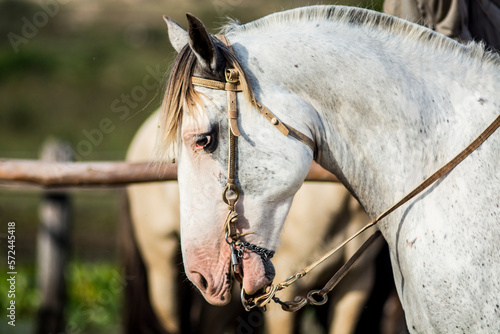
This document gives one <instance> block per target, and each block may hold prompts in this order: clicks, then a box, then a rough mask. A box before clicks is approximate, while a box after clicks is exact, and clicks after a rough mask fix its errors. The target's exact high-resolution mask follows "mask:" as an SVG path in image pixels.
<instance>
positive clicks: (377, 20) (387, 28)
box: [221, 5, 500, 66]
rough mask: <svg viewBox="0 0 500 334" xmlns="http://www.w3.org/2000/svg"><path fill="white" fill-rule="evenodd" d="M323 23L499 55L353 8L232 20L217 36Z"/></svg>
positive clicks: (475, 54) (461, 52) (499, 59)
mask: <svg viewBox="0 0 500 334" xmlns="http://www.w3.org/2000/svg"><path fill="white" fill-rule="evenodd" d="M325 21H327V22H328V21H330V22H332V21H336V22H337V23H347V24H351V25H358V26H364V27H365V28H367V29H372V30H373V29H378V30H379V31H381V32H385V33H391V34H397V35H399V36H404V37H405V39H406V41H407V42H408V43H414V44H417V45H418V44H420V43H425V44H427V45H429V46H432V47H434V48H435V49H436V50H447V51H452V53H453V55H454V56H465V57H466V58H469V57H470V58H474V59H478V60H479V61H481V62H484V61H487V62H491V63H493V65H494V66H500V55H498V54H497V53H495V52H490V51H486V50H485V47H484V44H482V43H475V42H469V43H468V44H466V45H463V44H460V43H458V42H456V41H454V40H453V39H450V38H447V37H445V36H444V35H442V34H440V33H437V32H435V31H433V30H431V29H428V28H426V27H423V26H420V25H418V24H415V23H412V22H408V21H406V20H402V19H400V18H397V17H393V16H390V15H387V14H383V13H379V12H376V11H372V10H368V9H362V8H357V7H347V6H328V5H317V6H310V7H302V8H297V9H292V10H287V11H283V12H278V13H274V14H270V15H267V16H265V17H263V18H260V19H258V20H255V21H252V22H249V23H246V24H239V22H237V21H234V20H233V21H231V22H229V23H228V24H226V25H225V26H223V27H222V28H221V33H223V34H228V33H238V34H247V33H254V32H256V31H258V32H263V33H264V32H265V31H269V30H272V29H273V28H277V27H281V26H290V25H293V24H298V23H306V24H307V23H310V24H317V23H322V22H325Z"/></svg>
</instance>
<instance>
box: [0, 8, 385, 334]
mask: <svg viewBox="0 0 500 334" xmlns="http://www.w3.org/2000/svg"><path fill="white" fill-rule="evenodd" d="M321 3H322V4H345V5H356V6H360V7H366V8H371V9H376V10H380V9H381V6H382V1H381V0H376V1H359V0H356V1H354V0H352V1H345V0H344V1H339V2H329V1H321ZM308 4H316V2H311V1H298V0H253V1H243V0H211V1H201V0H168V1H164V0H163V1H162V0H140V1H139V0H137V1H132V0H102V1H98V0H87V1H76V0H40V1H20V0H0V36H1V38H0V101H1V103H0V158H16V159H38V156H39V150H40V148H41V145H42V143H43V142H44V141H45V140H47V139H48V138H51V137H54V138H58V139H61V140H64V141H66V142H67V143H69V145H70V146H71V150H72V151H73V153H74V156H75V159H76V160H84V161H88V160H123V159H124V157H125V152H126V149H127V146H128V144H129V142H130V141H131V139H132V137H133V135H134V133H135V131H136V130H137V129H138V127H139V126H140V124H141V123H142V122H143V121H144V120H145V119H146V118H147V117H148V116H149V115H150V114H151V113H152V112H153V111H154V110H156V109H157V108H158V107H159V104H160V100H161V97H162V95H163V88H164V81H165V80H164V76H165V73H167V74H168V68H169V64H170V63H171V62H172V59H173V57H174V56H175V54H174V51H173V49H172V47H171V46H170V44H169V43H168V38H167V29H166V25H165V24H164V22H163V20H162V15H164V14H165V15H168V16H170V17H172V18H173V19H174V20H176V21H177V22H179V24H180V25H181V26H183V27H186V20H185V13H186V12H191V13H193V14H194V15H196V16H198V17H199V18H200V19H202V21H204V22H205V24H206V25H207V27H208V28H209V29H211V31H212V32H216V31H217V29H218V27H220V26H221V25H222V24H223V23H224V22H225V20H226V19H225V17H227V16H229V17H234V18H237V19H238V20H240V21H241V22H242V23H244V22H248V21H251V20H254V19H257V18H259V17H262V16H264V15H267V14H270V13H273V12H276V11H280V10H284V9H289V8H295V7H299V6H304V5H308ZM120 190H121V189H118V188H114V189H85V190H81V189H72V190H70V193H71V195H72V196H73V210H74V212H73V222H72V223H73V225H72V226H73V227H72V239H71V251H72V253H71V263H70V266H69V268H68V273H67V275H66V277H67V279H68V282H69V283H68V289H69V299H70V300H69V308H68V313H67V318H68V321H69V322H70V323H71V324H73V325H74V327H73V328H77V329H78V330H73V332H78V333H99V332H108V333H109V332H111V333H114V332H119V317H120V315H119V312H120V305H121V295H120V293H119V291H114V292H113V294H112V297H110V298H107V299H106V300H105V301H104V302H103V300H102V299H103V298H100V297H102V291H112V289H110V288H109V284H110V282H111V283H112V280H113V277H115V278H116V277H117V276H119V275H121V273H122V271H121V269H122V268H121V266H120V264H119V261H118V252H117V246H116V245H117V238H118V233H117V230H118V225H119V221H120V218H119V217H120V212H121V203H120ZM41 194H42V189H39V188H36V187H19V186H15V187H13V186H11V185H2V184H0V245H1V254H0V263H2V265H0V282H5V281H6V280H5V279H6V277H5V275H6V272H7V271H8V270H7V266H6V254H7V243H6V240H7V239H6V237H7V223H8V222H9V221H14V222H16V269H17V271H18V278H17V289H18V292H19V294H18V295H17V297H16V301H17V307H18V309H17V311H18V312H17V317H16V328H12V327H10V326H8V327H7V325H6V322H7V321H6V320H5V315H4V313H5V311H1V312H0V314H1V315H2V318H1V319H2V320H1V321H0V332H1V333H26V332H30V331H32V328H33V322H34V316H35V314H36V307H37V302H38V296H37V291H36V276H35V270H36V268H35V258H36V253H35V251H36V232H37V228H38V227H37V224H38V219H39V218H38V210H39V208H38V205H39V202H40V196H41ZM21 291H22V292H21ZM8 301H9V300H8V298H7V286H6V284H4V283H1V284H0V308H1V309H2V310H5V307H6V305H7V303H8ZM82 307H83V310H85V312H87V313H85V312H84V311H82ZM84 313H85V314H87V315H88V316H86V317H84V316H82V314H84ZM69 332H72V331H71V330H68V333H69Z"/></svg>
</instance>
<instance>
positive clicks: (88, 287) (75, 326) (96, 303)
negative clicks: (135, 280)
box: [0, 261, 127, 334]
mask: <svg viewBox="0 0 500 334" xmlns="http://www.w3.org/2000/svg"><path fill="white" fill-rule="evenodd" d="M35 275H36V272H35V268H34V267H26V266H23V267H18V268H17V275H16V297H15V301H16V328H13V327H11V326H8V325H7V324H6V321H4V320H5V319H3V320H2V321H1V322H0V332H2V333H26V332H32V331H33V328H34V326H35V322H36V312H37V309H38V306H39V303H40V299H39V295H38V292H37V289H36V276H35ZM66 279H67V287H68V303H67V309H66V319H67V325H66V333H68V334H70V333H110V332H111V333H115V332H119V324H120V314H121V313H120V312H121V305H122V292H123V289H124V286H125V284H127V281H126V280H125V278H124V277H123V276H122V272H121V268H119V267H118V266H117V265H115V264H113V263H106V262H101V263H84V262H78V261H73V262H71V263H70V264H69V265H68V268H67V274H66ZM5 280H6V274H5V273H4V272H3V273H1V274H0V281H1V282H5ZM9 302H10V299H9V298H8V287H7V285H6V284H1V285H0V307H1V309H2V310H5V307H6V305H8V303H9ZM1 314H2V318H5V315H4V314H5V311H2V312H1ZM28 328H29V329H30V330H27V329H28Z"/></svg>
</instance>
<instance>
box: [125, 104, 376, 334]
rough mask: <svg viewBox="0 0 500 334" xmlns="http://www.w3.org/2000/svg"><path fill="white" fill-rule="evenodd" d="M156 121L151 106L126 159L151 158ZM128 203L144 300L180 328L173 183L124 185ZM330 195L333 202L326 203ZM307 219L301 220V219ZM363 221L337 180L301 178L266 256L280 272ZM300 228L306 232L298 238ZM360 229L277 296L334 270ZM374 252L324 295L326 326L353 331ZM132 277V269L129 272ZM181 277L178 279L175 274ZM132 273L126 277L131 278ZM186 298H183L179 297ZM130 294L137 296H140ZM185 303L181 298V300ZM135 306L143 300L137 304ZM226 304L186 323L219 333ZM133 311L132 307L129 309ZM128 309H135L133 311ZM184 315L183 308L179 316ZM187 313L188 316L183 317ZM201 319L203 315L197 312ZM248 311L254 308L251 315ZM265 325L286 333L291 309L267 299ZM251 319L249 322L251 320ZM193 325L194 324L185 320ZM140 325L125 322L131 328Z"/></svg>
mask: <svg viewBox="0 0 500 334" xmlns="http://www.w3.org/2000/svg"><path fill="white" fill-rule="evenodd" d="M157 123H158V113H154V114H153V115H152V116H150V117H149V119H148V120H146V122H144V124H143V125H142V126H141V128H140V129H139V131H138V132H137V134H136V135H135V137H134V139H133V141H132V143H131V145H130V147H129V150H128V153H127V160H128V161H132V162H137V161H139V162H144V161H151V160H152V159H153V158H154V155H153V151H154V146H155V129H156V127H157ZM127 194H128V198H129V203H130V213H131V219H132V221H131V223H132V227H133V232H134V240H135V243H136V246H137V248H138V250H139V253H140V256H141V258H142V260H143V263H144V267H145V270H146V279H147V283H148V284H147V285H148V289H149V291H148V292H147V293H148V294H149V298H148V299H149V302H150V304H151V307H152V310H153V312H154V314H155V315H156V317H157V319H158V320H159V322H160V323H161V326H162V327H163V328H165V329H166V330H167V331H168V332H169V333H179V332H181V329H182V326H181V316H182V315H181V312H182V311H181V310H180V309H179V306H180V304H182V302H180V299H181V298H183V297H182V293H181V292H179V276H180V275H179V272H178V266H177V262H178V261H179V259H178V252H179V240H178V236H179V230H180V226H179V221H180V219H179V195H178V186H177V183H176V182H161V183H158V182H157V183H149V184H140V185H133V186H129V187H127ZM332 201H333V203H332ZM305 219H307V220H309V224H302V222H303V220H305ZM367 221H368V217H367V216H366V214H365V213H364V211H363V210H362V209H361V208H360V206H359V204H358V203H357V202H356V200H355V199H353V198H352V196H350V194H349V193H348V192H347V190H346V189H345V187H343V186H342V185H340V184H332V183H323V184H318V183H314V182H313V183H307V184H304V185H303V186H302V187H301V189H300V190H299V192H298V193H297V196H296V197H295V200H294V204H293V205H292V208H291V209H290V214H289V216H288V218H287V227H288V228H286V229H285V231H284V232H283V235H282V236H281V245H280V246H279V248H278V249H279V253H278V254H276V256H275V257H274V258H273V260H274V261H275V265H276V270H277V274H278V275H279V276H281V278H283V279H284V278H286V276H287V275H289V274H290V273H292V272H294V271H296V270H298V269H300V268H301V266H303V265H305V264H307V262H308V261H311V260H313V259H314V257H315V256H318V255H319V254H321V253H322V252H324V251H325V250H326V249H328V248H329V247H333V246H335V245H336V244H339V243H340V242H341V241H342V240H343V239H344V238H346V237H347V236H348V235H350V234H352V233H354V231H356V230H357V229H359V228H361V227H362V226H363V225H365V224H366V223H367ZM303 235H310V237H309V238H307V239H306V240H303V238H302V236H303ZM366 238H367V236H366V235H364V236H362V238H360V240H356V242H355V243H353V245H351V246H350V247H349V248H347V249H345V251H344V252H342V253H339V254H338V255H337V256H336V257H335V258H332V259H331V260H330V261H329V262H328V263H327V264H326V265H325V267H324V268H323V270H322V271H318V272H315V273H312V274H311V275H310V277H308V278H307V280H304V281H303V282H301V284H300V285H298V286H296V287H295V288H294V289H290V290H287V291H286V294H282V295H280V297H281V298H283V299H284V300H292V299H293V298H294V297H295V296H296V295H299V294H303V293H307V291H308V290H310V289H313V288H315V285H319V284H324V283H325V277H327V276H328V274H329V273H331V272H333V271H334V270H336V269H338V268H339V267H340V265H341V264H342V263H343V262H344V261H346V259H347V258H348V257H350V256H351V255H352V254H353V253H354V252H355V251H356V247H359V245H360V244H361V243H362V242H363V241H364V240H366ZM379 248H380V247H377V248H376V249H377V251H374V252H373V253H372V254H370V256H368V257H367V258H365V259H364V260H363V262H361V263H360V265H359V267H358V268H357V269H355V270H354V271H353V272H352V273H350V274H349V276H348V278H347V279H346V281H345V282H343V284H342V285H340V286H339V289H338V290H336V291H335V293H333V294H332V303H333V305H331V306H330V310H331V312H330V318H331V319H333V320H332V322H331V325H330V331H329V332H330V333H335V334H340V333H345V334H348V333H354V331H355V330H356V326H357V324H358V319H359V316H360V313H361V311H362V310H363V307H364V306H365V304H366V301H367V298H368V296H369V295H370V292H371V290H372V286H373V283H374V276H375V275H374V270H375V263H374V260H375V256H376V255H377V254H378V249H379ZM129 274H130V275H134V277H135V276H137V275H138V274H137V272H132V273H129ZM181 279H183V278H181ZM138 283H139V279H136V280H133V281H131V282H130V284H131V285H132V284H138ZM184 298H186V297H184ZM137 299H140V300H142V298H140V296H138V297H137ZM140 300H135V301H134V300H132V301H130V303H132V304H140V303H141V301H140ZM184 304H189V301H184ZM140 305H141V306H140V307H141V308H144V305H142V304H140ZM237 306H238V305H236V307H235V305H231V308H230V309H220V310H218V312H216V311H215V310H210V311H209V312H210V313H207V312H205V311H206V310H207V309H208V308H207V307H198V309H200V313H199V315H197V316H195V317H194V318H195V319H196V318H198V322H200V323H202V324H204V325H206V324H210V325H209V328H207V329H204V328H200V329H198V328H191V329H192V330H196V331H197V332H199V331H202V330H203V332H204V333H222V332H223V330H222V329H223V328H224V326H225V325H227V323H228V322H230V323H231V324H232V323H233V322H234V321H235V319H236V318H237V317H238V315H239V313H238V312H242V311H243V310H242V307H241V306H240V307H237ZM132 313H134V312H132ZM134 316H136V317H137V316H138V315H137V313H135V314H134ZM184 317H187V315H184ZM191 317H192V318H193V316H191ZM199 318H203V319H199ZM254 318H255V315H254ZM265 319H266V321H265V326H266V328H267V332H268V333H270V334H272V333H279V334H284V333H293V332H294V326H295V324H294V315H293V313H288V312H283V311H282V310H281V307H279V305H272V307H270V309H269V310H268V311H267V312H266V313H265ZM255 322H256V321H254V323H255ZM190 325H191V326H193V327H194V326H195V324H194V323H193V324H190ZM248 325H251V324H245V323H243V321H240V322H239V323H237V324H236V326H235V327H234V328H235V329H237V328H238V326H241V327H242V328H243V327H244V326H248ZM141 329H143V328H133V329H130V328H128V330H131V331H132V332H135V331H138V330H141Z"/></svg>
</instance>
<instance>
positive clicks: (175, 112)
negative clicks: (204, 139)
mask: <svg viewBox="0 0 500 334" xmlns="http://www.w3.org/2000/svg"><path fill="white" fill-rule="evenodd" d="M325 21H327V22H328V21H329V22H333V21H335V22H339V23H346V24H350V25H357V26H362V27H365V28H367V29H372V30H374V29H378V30H381V31H385V32H386V33H391V34H396V35H399V36H402V37H403V38H404V39H405V41H408V42H413V43H417V44H418V43H425V44H427V45H429V46H430V47H432V48H433V49H434V50H436V52H443V51H451V53H449V54H451V55H452V56H453V57H458V58H459V59H460V58H462V59H463V58H469V59H473V60H475V62H474V63H472V64H471V63H470V62H469V63H467V65H468V66H480V65H481V64H482V63H490V64H492V65H493V66H494V67H500V54H497V53H495V52H491V51H487V50H486V49H485V46H484V44H483V43H476V42H469V43H468V44H465V45H464V44H461V43H459V42H456V41H454V40H453V39H450V38H447V37H445V36H444V35H442V34H439V33H437V32H435V31H433V30H431V29H428V28H426V27H423V26H420V25H418V24H415V23H411V22H408V21H406V20H402V19H399V18H397V17H393V16H390V15H387V14H383V13H379V12H376V11H372V10H368V9H362V8H357V7H348V6H331V5H316V6H310V7H302V8H297V9H292V10H287V11H283V12H278V13H274V14H270V15H267V16H265V17H263V18H260V19H258V20H255V21H252V22H249V23H246V24H240V23H239V22H238V21H235V20H230V22H229V23H228V24H226V25H224V26H223V27H222V28H221V29H220V32H219V33H220V34H224V35H226V34H232V33H234V34H245V33H248V34H250V33H255V32H258V33H261V32H262V31H266V30H272V29H273V28H276V27H280V26H283V25H288V26H290V24H299V23H306V24H307V23H321V22H325ZM212 41H213V43H214V45H215V47H216V48H217V50H218V51H219V53H220V54H221V55H222V56H223V57H224V59H225V61H226V64H227V66H231V67H234V68H237V69H238V70H239V71H240V73H241V74H243V76H242V77H243V80H241V83H242V85H243V92H244V94H245V97H246V98H247V100H248V101H251V103H253V92H252V89H251V85H250V84H249V82H248V78H247V76H246V75H244V71H243V69H242V67H241V66H240V64H239V63H238V60H237V59H236V57H235V56H234V54H233V53H232V52H231V51H230V50H229V49H228V48H227V47H226V46H225V45H224V44H223V43H222V42H220V41H218V40H217V39H215V38H213V40H212ZM420 45H421V44H420ZM196 64H197V59H196V55H195V54H194V52H193V51H192V49H191V47H189V45H186V46H184V48H183V49H182V50H181V51H180V52H179V55H178V56H177V58H176V59H175V61H174V63H173V65H172V70H171V73H170V77H169V79H168V84H167V89H166V93H165V96H164V99H163V104H162V112H161V113H160V119H159V125H158V127H159V130H160V131H158V138H157V145H156V147H157V152H156V153H157V154H156V155H157V157H158V158H159V159H161V160H172V159H175V156H176V153H177V147H176V146H177V144H178V140H177V138H179V135H180V133H179V131H180V128H181V125H182V114H183V113H182V111H183V110H184V109H185V108H187V109H186V110H192V111H193V112H194V111H195V110H197V109H201V110H203V103H202V100H201V98H200V95H199V94H198V93H197V92H196V91H195V90H194V88H193V85H192V84H191V77H192V75H193V73H194V70H195V68H196ZM470 68H471V67H469V69H470ZM208 79H217V80H220V78H213V77H212V78H208Z"/></svg>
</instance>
